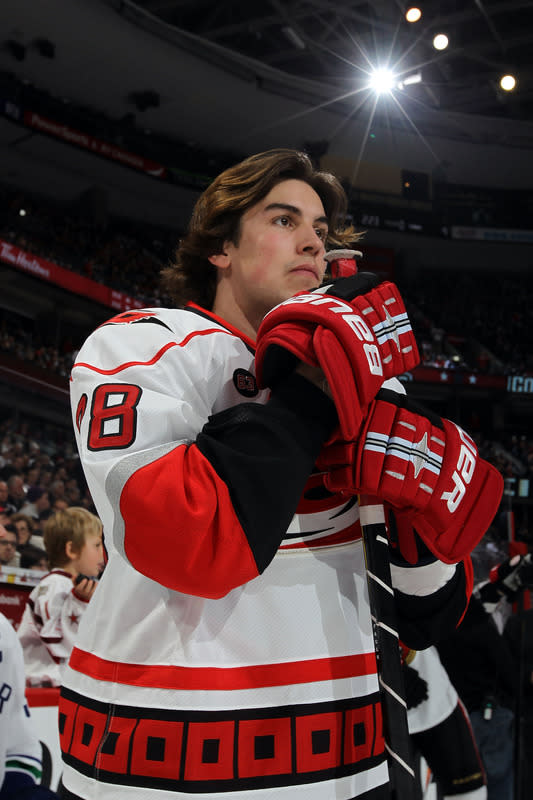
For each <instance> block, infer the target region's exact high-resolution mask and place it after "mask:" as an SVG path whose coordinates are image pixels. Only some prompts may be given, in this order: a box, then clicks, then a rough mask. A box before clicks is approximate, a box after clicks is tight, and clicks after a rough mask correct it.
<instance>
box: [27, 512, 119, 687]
mask: <svg viewBox="0 0 533 800" xmlns="http://www.w3.org/2000/svg"><path fill="white" fill-rule="evenodd" d="M44 544H45V547H46V553H47V555H48V562H49V565H50V569H51V572H50V573H49V574H48V575H45V577H44V578H43V579H42V580H41V581H40V582H39V584H38V585H37V586H36V587H35V589H34V590H33V591H32V592H31V594H30V596H29V599H28V603H27V604H26V608H25V609H24V614H23V616H22V621H21V623H20V627H19V630H18V636H19V639H20V642H21V644H22V649H23V650H24V661H25V663H26V680H27V683H28V685H30V686H39V685H40V686H43V685H44V686H59V685H60V683H61V668H62V667H63V665H64V664H66V662H67V661H68V658H69V656H70V653H71V651H72V648H73V646H74V639H75V636H76V634H77V631H78V623H79V620H80V617H81V615H82V614H83V612H84V611H85V608H86V607H87V603H88V602H89V600H90V599H91V597H92V596H93V594H94V591H95V589H96V585H97V580H96V579H97V577H98V575H99V573H100V572H101V570H102V569H103V566H104V560H103V547H102V525H101V523H100V520H99V519H98V517H96V516H94V514H90V513H89V512H88V511H86V510H85V509H84V508H68V509H66V510H65V511H58V512H56V513H55V514H53V515H52V516H51V517H50V519H48V520H47V522H46V524H45V526H44ZM80 576H81V580H80Z"/></svg>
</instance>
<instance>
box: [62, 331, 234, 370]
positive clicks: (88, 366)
mask: <svg viewBox="0 0 533 800" xmlns="http://www.w3.org/2000/svg"><path fill="white" fill-rule="evenodd" d="M212 333H225V334H226V336H232V335H233V333H232V332H231V331H226V330H222V329H221V328H206V329H205V330H203V331H193V332H192V333H189V334H188V336H186V337H185V339H182V340H181V342H167V344H166V345H165V346H164V347H162V348H161V349H160V350H158V351H157V353H156V354H155V356H153V358H150V359H148V361H126V362H125V363H124V364H119V366H118V367H113V369H100V367H95V366H94V364H87V363H86V362H85V361H77V362H76V363H75V364H74V366H73V367H72V369H75V368H76V367H85V368H86V369H90V370H92V371H93V372H98V373H99V374H100V375H116V374H117V372H122V370H123V369H128V368H129V367H151V366H152V365H153V364H155V363H156V362H157V361H159V359H161V358H162V357H163V356H164V355H165V353H166V352H167V350H171V349H172V348H173V347H185V346H186V345H188V344H189V342H190V341H191V339H194V338H195V336H210V335H211V334H212Z"/></svg>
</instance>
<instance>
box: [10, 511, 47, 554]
mask: <svg viewBox="0 0 533 800" xmlns="http://www.w3.org/2000/svg"><path fill="white" fill-rule="evenodd" d="M9 521H10V524H11V525H14V526H15V528H16V531H17V538H18V545H17V550H18V551H19V553H21V552H22V551H23V549H24V548H25V547H26V546H27V545H29V544H33V545H35V546H36V547H44V542H43V537H42V536H39V535H37V534H36V533H35V523H34V521H33V520H32V518H31V517H29V516H28V515H27V514H23V513H22V512H21V511H18V512H17V513H16V514H12V515H11V519H10V520H9Z"/></svg>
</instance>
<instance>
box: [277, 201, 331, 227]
mask: <svg viewBox="0 0 533 800" xmlns="http://www.w3.org/2000/svg"><path fill="white" fill-rule="evenodd" d="M275 209H279V210H280V211H289V212H290V213H291V214H295V215H296V216H297V217H301V216H302V212H301V211H300V209H299V208H298V207H297V206H292V205H291V204H290V203H269V204H268V206H266V207H265V211H273V210H275ZM314 221H315V222H322V223H323V224H324V225H326V226H327V225H328V218H327V217H326V216H321V217H316V219H315V220H314Z"/></svg>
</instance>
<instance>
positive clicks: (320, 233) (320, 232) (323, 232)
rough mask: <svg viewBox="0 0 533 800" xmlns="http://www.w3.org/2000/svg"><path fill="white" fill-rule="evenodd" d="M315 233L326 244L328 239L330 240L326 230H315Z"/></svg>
mask: <svg viewBox="0 0 533 800" xmlns="http://www.w3.org/2000/svg"><path fill="white" fill-rule="evenodd" d="M315 233H316V235H317V236H318V238H319V239H321V240H322V241H323V242H325V241H326V239H327V238H328V232H327V230H326V228H315Z"/></svg>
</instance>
